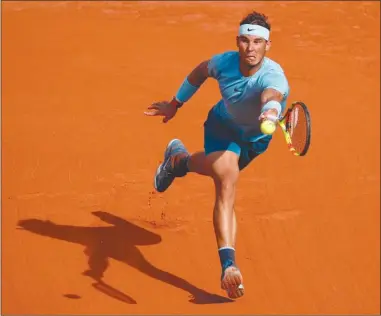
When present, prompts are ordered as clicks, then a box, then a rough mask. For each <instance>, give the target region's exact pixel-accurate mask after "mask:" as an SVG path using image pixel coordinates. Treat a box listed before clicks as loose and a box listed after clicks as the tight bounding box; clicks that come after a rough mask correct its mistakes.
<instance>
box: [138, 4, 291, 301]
mask: <svg viewBox="0 0 381 316" xmlns="http://www.w3.org/2000/svg"><path fill="white" fill-rule="evenodd" d="M270 30H271V26H270V23H269V21H268V17H267V16H265V15H264V14H261V13H258V12H255V11H254V12H252V13H250V14H248V15H247V16H246V17H245V18H244V19H242V21H241V22H240V26H239V29H238V35H237V37H236V44H237V48H238V50H237V51H227V52H224V53H221V54H216V55H214V56H212V57H211V58H210V59H209V60H205V61H203V62H201V63H200V64H199V65H198V66H197V67H195V68H194V69H193V70H192V71H191V72H190V73H189V75H188V76H187V77H186V78H185V79H184V81H183V82H182V84H181V86H180V87H179V90H178V91H177V93H176V95H175V96H174V97H173V99H172V100H171V101H161V102H155V103H153V104H152V105H151V106H149V107H148V110H147V111H146V112H145V114H146V115H148V116H163V117H164V118H163V122H164V123H166V122H168V121H169V120H171V119H172V118H173V117H174V116H175V115H176V113H177V111H178V110H179V109H180V108H181V106H183V104H184V103H185V102H187V101H188V100H189V99H190V98H191V97H192V96H193V95H194V94H195V93H196V92H197V91H198V89H199V88H200V87H201V85H202V84H203V83H204V82H205V80H206V79H207V78H214V79H215V80H217V81H218V84H219V89H220V92H221V96H222V99H221V100H220V101H218V102H217V103H216V104H215V105H214V106H213V107H212V108H211V110H210V111H209V113H208V117H207V119H206V121H205V123H204V150H201V151H198V152H194V153H189V152H188V150H187V149H186V147H185V146H184V144H183V143H182V142H181V141H180V140H179V139H173V140H171V141H170V142H169V144H168V146H167V148H166V149H165V153H164V161H163V163H162V164H160V165H159V167H158V168H157V170H156V174H155V176H154V187H155V189H156V190H157V191H158V192H164V191H165V190H167V189H168V187H169V186H170V185H171V183H172V182H173V181H174V179H175V178H176V177H183V176H185V175H186V174H187V173H189V172H194V173H197V174H200V175H205V176H209V177H211V178H212V179H213V181H214V185H215V204H214V211H213V224H214V231H215V235H216V240H217V246H218V253H219V257H220V263H221V268H222V273H221V287H222V289H224V290H226V291H227V294H228V296H229V297H230V298H238V297H241V296H242V295H243V294H244V286H243V277H242V274H241V272H240V269H239V268H238V265H237V263H236V259H235V243H236V229H237V224H236V217H235V211H234V202H235V193H236V183H237V180H238V177H239V173H240V171H241V170H243V169H244V168H245V167H247V166H248V165H249V163H250V162H251V161H252V160H253V159H255V158H256V157H258V155H260V154H262V153H264V152H265V151H266V150H267V148H268V146H269V143H270V141H271V139H272V135H265V134H263V133H262V132H261V130H260V123H261V121H263V120H264V119H270V120H273V121H276V120H278V119H279V117H280V116H281V115H282V113H283V111H284V110H285V107H286V101H287V97H288V95H289V85H288V81H287V78H286V76H285V74H284V71H283V69H282V67H281V66H280V65H279V64H278V63H276V62H275V61H273V60H271V59H269V58H268V57H265V55H266V53H267V52H268V51H269V49H270V45H271V41H270Z"/></svg>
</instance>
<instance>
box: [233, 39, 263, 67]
mask: <svg viewBox="0 0 381 316" xmlns="http://www.w3.org/2000/svg"><path fill="white" fill-rule="evenodd" d="M237 47H238V50H239V53H240V56H241V61H243V62H244V63H245V64H247V65H248V66H250V67H254V66H256V65H257V64H259V63H260V62H261V61H262V59H263V57H264V56H265V54H266V52H267V51H268V50H269V49H270V42H269V41H266V40H265V39H264V38H262V37H258V36H254V35H241V36H238V37H237Z"/></svg>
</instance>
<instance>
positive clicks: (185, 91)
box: [175, 77, 200, 103]
mask: <svg viewBox="0 0 381 316" xmlns="http://www.w3.org/2000/svg"><path fill="white" fill-rule="evenodd" d="M199 88H200V87H195V86H193V85H191V84H190V83H189V81H188V77H187V78H185V80H184V81H183V83H182V85H181V86H180V89H179V90H178V91H177V94H176V96H175V98H176V100H177V101H179V102H181V103H185V102H187V101H188V100H189V99H190V98H191V97H192V96H193V95H194V94H195V93H196V91H197V90H198V89H199Z"/></svg>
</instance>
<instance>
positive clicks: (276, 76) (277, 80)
mask: <svg viewBox="0 0 381 316" xmlns="http://www.w3.org/2000/svg"><path fill="white" fill-rule="evenodd" d="M262 84H263V90H265V89H274V90H277V91H279V92H280V93H281V94H282V95H283V101H282V102H281V106H282V112H283V111H284V110H285V108H286V103H287V98H288V95H289V93H290V87H289V84H288V81H287V78H286V76H285V74H284V73H283V72H281V71H271V72H269V73H268V74H266V75H265V76H264V77H263V82H262Z"/></svg>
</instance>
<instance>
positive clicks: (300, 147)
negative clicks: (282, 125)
mask: <svg viewBox="0 0 381 316" xmlns="http://www.w3.org/2000/svg"><path fill="white" fill-rule="evenodd" d="M286 128H287V131H288V133H289V134H290V137H291V142H292V146H293V147H294V148H295V150H296V151H297V152H298V153H301V152H303V151H304V149H305V147H306V145H307V137H308V122H307V117H306V113H305V112H304V109H303V108H302V107H300V106H298V105H296V106H295V107H294V108H293V109H292V111H291V112H290V113H289V116H288V119H287V123H286Z"/></svg>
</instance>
